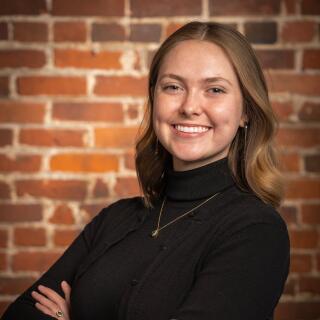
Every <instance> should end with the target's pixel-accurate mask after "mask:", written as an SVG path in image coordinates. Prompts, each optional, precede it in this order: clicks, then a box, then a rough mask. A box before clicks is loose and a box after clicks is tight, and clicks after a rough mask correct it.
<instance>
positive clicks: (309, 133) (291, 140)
mask: <svg viewBox="0 0 320 320" xmlns="http://www.w3.org/2000/svg"><path fill="white" fill-rule="evenodd" d="M276 140H277V142H278V143H279V144H280V145H281V146H285V147H287V146H289V147H301V148H311V147H316V146H319V144H320V128H310V129H309V128H280V129H279V131H278V134H277V137H276Z"/></svg>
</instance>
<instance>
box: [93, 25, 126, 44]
mask: <svg viewBox="0 0 320 320" xmlns="http://www.w3.org/2000/svg"><path fill="white" fill-rule="evenodd" d="M91 38H92V41H93V42H98V41H99V42H104V41H124V40H125V38H126V34H125V30H124V27H123V26H122V25H120V24H117V23H94V24H93V25H92V32H91Z"/></svg>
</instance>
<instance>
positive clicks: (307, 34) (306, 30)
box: [280, 21, 316, 42]
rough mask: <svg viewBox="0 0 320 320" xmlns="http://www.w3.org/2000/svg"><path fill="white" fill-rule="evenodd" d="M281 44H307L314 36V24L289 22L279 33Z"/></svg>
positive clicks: (310, 22) (311, 22)
mask: <svg viewBox="0 0 320 320" xmlns="http://www.w3.org/2000/svg"><path fill="white" fill-rule="evenodd" d="M280 34H281V39H282V41H283V42H308V41H312V39H313V38H314V36H315V34H316V23H315V22H313V21H290V22H286V23H284V24H283V26H282V30H281V32H280Z"/></svg>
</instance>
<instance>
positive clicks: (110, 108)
mask: <svg viewBox="0 0 320 320" xmlns="http://www.w3.org/2000/svg"><path fill="white" fill-rule="evenodd" d="M52 116H53V118H54V119H58V120H72V121H84V122H88V121H101V122H104V123H105V122H113V123H114V122H121V121H123V119H124V117H123V110H122V106H121V104H118V103H103V102H102V103H98V102H97V103H93V102H91V103H90V102H88V103H86V102H84V103H72V102H70V103H67V102H66V103H56V104H54V105H53V111H52Z"/></svg>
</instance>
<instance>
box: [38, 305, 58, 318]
mask: <svg viewBox="0 0 320 320" xmlns="http://www.w3.org/2000/svg"><path fill="white" fill-rule="evenodd" d="M35 307H36V308H37V309H38V310H40V311H41V312H43V313H44V314H47V315H48V316H51V317H55V314H54V312H53V311H51V310H50V309H49V308H47V307H46V306H44V305H42V304H41V303H39V302H36V303H35Z"/></svg>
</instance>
